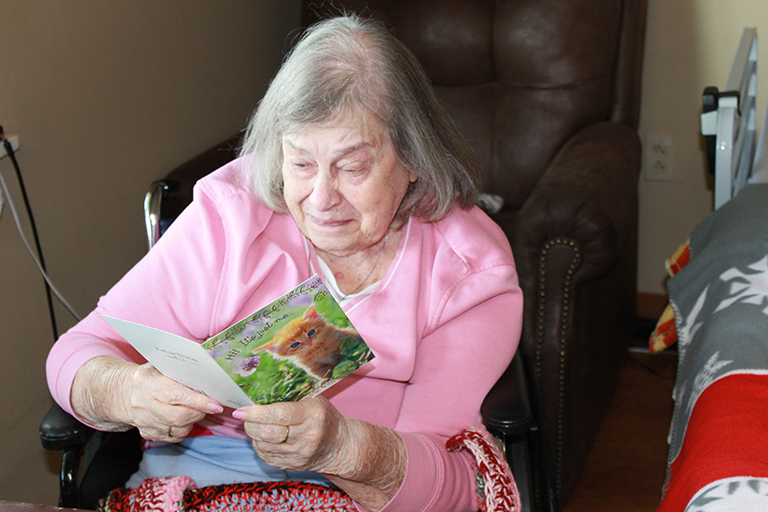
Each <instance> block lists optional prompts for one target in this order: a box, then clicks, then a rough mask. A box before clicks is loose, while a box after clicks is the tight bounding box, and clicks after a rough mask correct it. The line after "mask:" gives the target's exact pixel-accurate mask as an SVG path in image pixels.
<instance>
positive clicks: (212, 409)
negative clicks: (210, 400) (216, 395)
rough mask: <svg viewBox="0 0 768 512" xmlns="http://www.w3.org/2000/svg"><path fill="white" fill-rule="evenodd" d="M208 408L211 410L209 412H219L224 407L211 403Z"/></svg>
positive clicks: (222, 410)
mask: <svg viewBox="0 0 768 512" xmlns="http://www.w3.org/2000/svg"><path fill="white" fill-rule="evenodd" d="M208 409H209V410H210V411H211V414H220V413H222V412H224V408H223V407H222V406H220V405H219V404H213V405H211V406H210V407H209V408H208Z"/></svg>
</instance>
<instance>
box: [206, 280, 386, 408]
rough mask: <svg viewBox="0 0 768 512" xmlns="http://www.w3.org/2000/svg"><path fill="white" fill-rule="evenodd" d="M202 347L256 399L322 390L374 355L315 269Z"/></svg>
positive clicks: (272, 399) (293, 397) (270, 399)
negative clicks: (312, 272)
mask: <svg viewBox="0 0 768 512" xmlns="http://www.w3.org/2000/svg"><path fill="white" fill-rule="evenodd" d="M203 348H205V349H206V350H207V351H208V353H209V354H210V355H211V357H213V358H214V359H215V360H216V362H217V363H218V364H219V366H221V368H223V369H224V371H226V372H227V374H228V375H229V376H230V378H232V379H233V380H234V381H235V382H236V383H237V385H238V386H239V387H240V388H241V389H242V390H243V391H244V392H245V394H246V395H248V397H249V398H250V399H251V400H252V401H253V402H254V403H256V404H265V403H272V402H285V401H294V400H299V399H301V398H304V397H305V396H314V395H317V394H318V393H320V392H321V391H323V390H325V389H327V388H328V387H330V386H331V385H333V384H334V383H336V382H338V381H339V380H341V379H343V378H344V377H346V376H347V375H349V374H350V373H352V372H353V371H355V370H356V369H358V368H359V367H360V366H362V365H363V364H365V363H367V362H368V361H370V360H371V359H373V353H372V352H371V350H370V349H369V348H368V346H367V345H366V343H365V342H364V341H363V338H362V337H361V336H360V334H359V333H358V332H357V330H355V328H354V326H353V325H352V322H350V320H349V318H347V315H346V314H345V313H344V311H343V310H342V309H341V307H340V306H339V304H338V303H337V302H336V300H335V299H334V298H333V296H332V295H331V294H330V292H329V291H328V289H327V288H326V287H325V285H324V284H323V281H322V280H321V279H320V277H318V276H316V275H315V276H313V277H312V278H310V279H308V280H307V281H305V282H303V283H302V284H300V285H299V286H297V287H296V288H294V289H293V290H291V291H290V292H288V293H286V294H285V295H283V296H282V297H280V298H278V299H277V300H275V301H273V302H272V303H270V304H268V305H267V306H265V307H264V308H262V309H260V310H259V311H257V312H256V313H254V314H253V315H251V316H249V317H247V318H245V319H243V320H242V321H240V322H238V323H236V324H235V325H233V326H232V327H230V328H228V329H226V330H224V331H223V332H221V333H219V334H217V335H216V336H214V337H213V338H210V339H209V340H207V341H205V342H204V343H203Z"/></svg>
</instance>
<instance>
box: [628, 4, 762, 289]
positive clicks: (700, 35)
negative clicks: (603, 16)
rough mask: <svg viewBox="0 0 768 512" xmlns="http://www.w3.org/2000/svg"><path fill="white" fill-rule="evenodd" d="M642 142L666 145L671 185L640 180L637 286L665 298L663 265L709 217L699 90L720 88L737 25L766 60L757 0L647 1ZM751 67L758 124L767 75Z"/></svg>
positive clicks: (709, 195)
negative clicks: (751, 31)
mask: <svg viewBox="0 0 768 512" xmlns="http://www.w3.org/2000/svg"><path fill="white" fill-rule="evenodd" d="M648 8H649V10H648V31H647V40H646V50H645V68H644V80H643V105H642V115H641V123H640V133H641V135H642V136H647V135H661V136H667V137H670V138H672V141H673V178H674V181H673V182H671V183H667V182H649V181H645V180H644V179H642V178H641V180H640V254H639V272H638V288H639V290H640V291H641V292H646V293H666V289H665V288H664V279H665V275H666V273H665V270H664V261H665V259H666V258H667V256H669V255H670V254H671V253H672V251H674V250H675V249H676V248H677V246H678V245H679V244H680V243H682V242H683V241H685V239H686V238H687V237H688V235H689V234H690V232H691V231H692V230H693V228H695V227H696V225H697V224H698V223H699V222H701V220H702V219H703V218H704V217H706V216H707V214H709V212H711V211H712V186H711V180H710V179H709V178H708V177H707V174H706V160H705V156H704V151H703V149H702V138H701V136H700V133H699V129H700V127H699V114H700V113H701V93H702V91H703V90H704V87H706V86H709V85H714V86H717V87H719V88H720V89H721V90H722V89H724V88H725V86H726V81H727V79H728V73H729V71H730V66H731V61H732V60H733V56H734V54H735V52H736V48H737V46H738V43H739V39H740V38H741V33H742V31H743V29H744V27H756V28H757V32H758V39H759V41H760V44H759V54H761V55H763V57H762V62H763V63H765V62H768V60H766V59H767V58H768V46H766V45H768V3H766V2H765V0H649V4H648ZM761 67H762V70H765V69H766V68H765V65H762V64H761V63H760V62H758V84H759V87H758V100H757V110H758V124H759V123H761V122H762V115H763V114H762V113H763V110H764V109H765V106H766V101H765V100H766V98H768V73H766V72H765V71H762V72H761Z"/></svg>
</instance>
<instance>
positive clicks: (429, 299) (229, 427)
mask: <svg viewBox="0 0 768 512" xmlns="http://www.w3.org/2000/svg"><path fill="white" fill-rule="evenodd" d="M241 166H242V162H241V161H240V160H236V161H234V162H232V163H231V164H228V165H227V166H225V167H223V168H221V169H219V170H218V171H216V172H215V173H213V174H211V175H210V176H208V177H206V178H204V179H203V180H201V181H200V182H199V183H198V184H197V186H196V188H195V199H194V201H193V203H192V204H191V205H190V206H189V207H188V208H187V209H186V210H185V211H184V213H183V214H182V215H181V216H180V217H179V218H178V219H177V220H176V221H175V222H174V224H173V225H172V227H171V228H170V229H169V230H168V232H167V233H166V234H165V235H164V236H163V237H162V238H161V239H160V241H159V243H158V244H157V245H156V246H155V248H153V249H152V250H151V251H150V252H149V253H148V254H147V255H146V256H145V257H144V258H143V259H142V260H141V261H140V262H139V263H138V264H137V265H136V266H135V267H134V268H133V269H132V270H131V271H129V272H128V273H127V274H126V275H125V277H124V278H123V279H122V280H120V282H118V283H117V284H116V285H115V286H114V288H112V290H110V291H109V292H108V293H107V294H106V295H105V296H104V297H102V298H101V300H100V301H99V303H98V306H97V308H96V310H95V311H93V312H92V313H91V314H90V315H88V317H86V318H85V319H84V320H83V321H82V322H80V323H79V324H78V325H76V326H75V327H73V328H72V329H71V330H70V331H69V332H67V333H66V334H64V335H63V336H62V337H61V339H60V340H59V341H58V342H57V343H56V344H55V346H54V347H53V349H52V350H51V353H50V355H49V357H48V362H47V375H48V384H49V387H50V390H51V393H52V395H53V397H54V398H55V399H56V401H57V402H58V403H59V404H61V406H62V407H63V408H64V409H66V410H68V411H70V412H71V405H70V401H69V396H70V389H71V386H72V381H73V379H74V376H75V373H76V372H77V370H78V369H79V367H80V366H81V365H82V364H83V363H85V362H86V361H87V360H89V359H91V358H93V357H96V356H101V355H112V356H118V357H122V358H125V359H128V360H130V361H134V362H137V363H143V362H144V361H143V359H142V358H141V356H140V355H138V354H137V353H136V352H135V351H134V350H133V349H132V348H131V347H130V345H128V344H127V343H126V342H125V341H124V340H123V339H122V338H121V337H120V336H119V335H117V333H116V332H114V331H113V330H112V328H111V327H110V326H109V325H108V324H107V323H106V322H104V321H103V320H102V319H101V318H100V317H99V316H98V314H99V313H103V314H108V315H111V316H114V317H118V318H123V319H126V320H131V321H134V322H139V323H143V324H145V325H149V326H152V327H156V328H159V329H163V330H166V331H170V332H174V333H176V334H179V335H181V336H185V337H187V338H190V339H194V340H200V341H202V340H204V339H206V338H208V337H210V336H212V335H214V334H216V333H218V332H220V331H221V330H223V329H224V328H226V327H228V326H229V325H231V324H233V323H235V322H237V321H238V320H240V319H242V318H243V317H245V316H247V315H249V314H251V313H252V312H254V311H256V310H257V309H259V308H260V307H262V306H263V305H264V304H267V303H268V302H270V301H271V300H273V299H275V298H277V297H278V296H280V295H282V294H283V293H285V292H286V291H288V290H289V289H291V288H293V287H294V286H296V285H297V284H298V283H300V282H302V281H304V280H305V279H307V278H308V277H310V276H311V275H313V274H315V273H319V266H318V263H317V255H316V254H315V252H314V250H313V249H312V247H311V244H308V243H306V241H305V239H304V237H303V236H302V234H301V233H300V232H299V230H298V228H297V227H296V224H295V223H294V222H293V219H292V217H291V216H290V215H282V214H277V213H274V212H272V211H271V210H268V209H267V208H265V207H264V206H262V205H261V204H260V202H259V201H258V200H257V199H256V198H255V197H254V195H253V194H252V193H250V192H249V191H248V188H247V186H245V185H244V184H243V182H244V180H243V178H242V176H243V170H242V169H241ZM345 309H346V311H347V314H348V315H349V317H350V319H351V320H352V322H353V324H354V325H355V327H356V328H357V329H358V331H359V332H360V333H361V334H362V336H363V338H364V339H365V340H366V342H367V343H368V345H369V346H370V347H371V349H372V350H373V352H374V354H375V355H376V358H375V359H374V360H373V361H372V362H370V363H368V364H367V365H365V366H364V367H363V368H361V369H360V370H358V371H357V372H355V373H354V374H353V375H351V376H350V377H348V378H347V379H345V380H344V381H342V382H341V383H339V384H337V385H336V386H334V387H333V388H331V389H330V390H328V391H326V392H325V396H326V397H327V398H328V399H329V400H330V401H331V402H332V403H333V404H334V405H335V406H336V407H337V408H338V409H339V410H340V411H341V413H343V414H345V415H348V416H351V417H355V418H359V419H362V420H365V421H368V422H371V423H375V424H378V425H382V426H385V427H389V428H392V429H394V430H396V431H398V432H399V433H400V434H401V435H402V437H403V439H404V440H405V443H406V447H407V451H408V470H407V475H406V478H405V482H404V483H403V485H402V487H401V489H400V491H399V493H398V494H397V496H395V498H393V500H392V501H391V502H390V503H389V504H388V505H387V507H386V508H385V510H387V511H395V510H408V511H415V510H424V511H427V510H430V511H431V510H436V511H438V510H439V511H441V512H446V511H451V510H456V511H460V510H473V509H475V507H476V503H475V497H474V487H475V478H474V474H475V472H474V469H473V467H472V462H471V458H470V457H469V456H468V455H466V454H463V453H448V452H447V451H446V450H445V446H444V445H445V440H446V438H447V437H449V436H451V435H453V434H455V433H457V432H458V431H460V430H462V429H464V428H466V427H468V426H470V425H472V424H477V423H478V422H480V420H481V418H480V404H481V403H482V400H483V398H484V397H485V395H486V393H487V392H488V390H489V389H490V388H491V386H492V385H493V384H494V383H495V382H496V380H497V379H498V378H499V376H500V375H501V374H502V372H503V371H504V369H505V368H506V367H507V365H508V364H509V362H510V360H511V359H512V355H513V354H514V352H515V349H516V347H517V343H518V339H519V336H520V330H521V320H522V293H521V291H520V288H519V287H518V284H517V274H516V271H515V266H514V261H513V258H512V253H511V250H510V247H509V244H508V242H507V239H506V237H505V236H504V234H503V233H502V231H501V230H500V229H499V227H498V226H497V225H496V224H495V223H494V222H493V221H492V220H491V219H490V218H488V217H487V216H486V215H485V214H484V213H482V212H481V211H480V210H479V209H477V208H474V209H472V210H471V211H469V212H465V211H460V210H457V211H455V212H453V213H452V214H451V215H450V216H448V217H447V218H445V219H444V220H442V221H440V222H436V223H424V222H420V221H418V220H416V219H411V221H410V222H409V223H408V224H407V225H406V227H405V228H404V231H403V236H402V237H401V241H400V246H399V248H398V251H397V255H396V256H395V259H394V260H393V262H392V263H391V265H390V268H389V271H388V273H387V274H386V276H385V277H384V279H383V280H382V281H381V282H380V284H379V286H378V288H377V289H376V291H375V292H374V293H373V294H372V295H368V296H365V297H360V298H358V299H357V300H355V301H353V302H352V303H350V304H349V305H348V306H346V308H345ZM201 426H204V427H207V428H208V429H209V430H211V431H212V432H213V433H214V434H217V435H222V436H229V437H238V438H246V436H245V433H244V431H243V430H242V423H241V422H238V421H235V420H233V419H232V418H231V417H230V416H229V415H228V412H227V411H225V412H224V413H223V414H221V415H216V416H209V417H207V418H206V419H205V420H204V421H203V422H201Z"/></svg>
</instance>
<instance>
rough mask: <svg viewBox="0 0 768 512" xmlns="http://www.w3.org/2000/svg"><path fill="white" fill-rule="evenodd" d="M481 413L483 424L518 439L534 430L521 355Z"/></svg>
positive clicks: (488, 399)
mask: <svg viewBox="0 0 768 512" xmlns="http://www.w3.org/2000/svg"><path fill="white" fill-rule="evenodd" d="M481 410H482V415H483V423H485V426H486V427H487V428H488V430H490V431H498V432H501V433H503V434H504V435H506V436H510V437H514V436H518V435H521V434H525V433H527V432H528V431H529V430H530V429H531V427H532V425H533V413H532V411H531V402H530V398H529V396H528V385H527V384H526V379H525V368H524V366H523V360H522V356H521V354H520V352H518V353H517V354H515V357H514V359H512V363H510V365H509V367H508V368H507V370H506V371H505V372H504V374H503V375H502V376H501V378H500V379H499V381H498V382H497V383H496V384H495V385H494V386H493V388H491V391H490V392H489V393H488V395H487V396H486V398H485V400H484V401H483V406H482V409H481Z"/></svg>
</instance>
